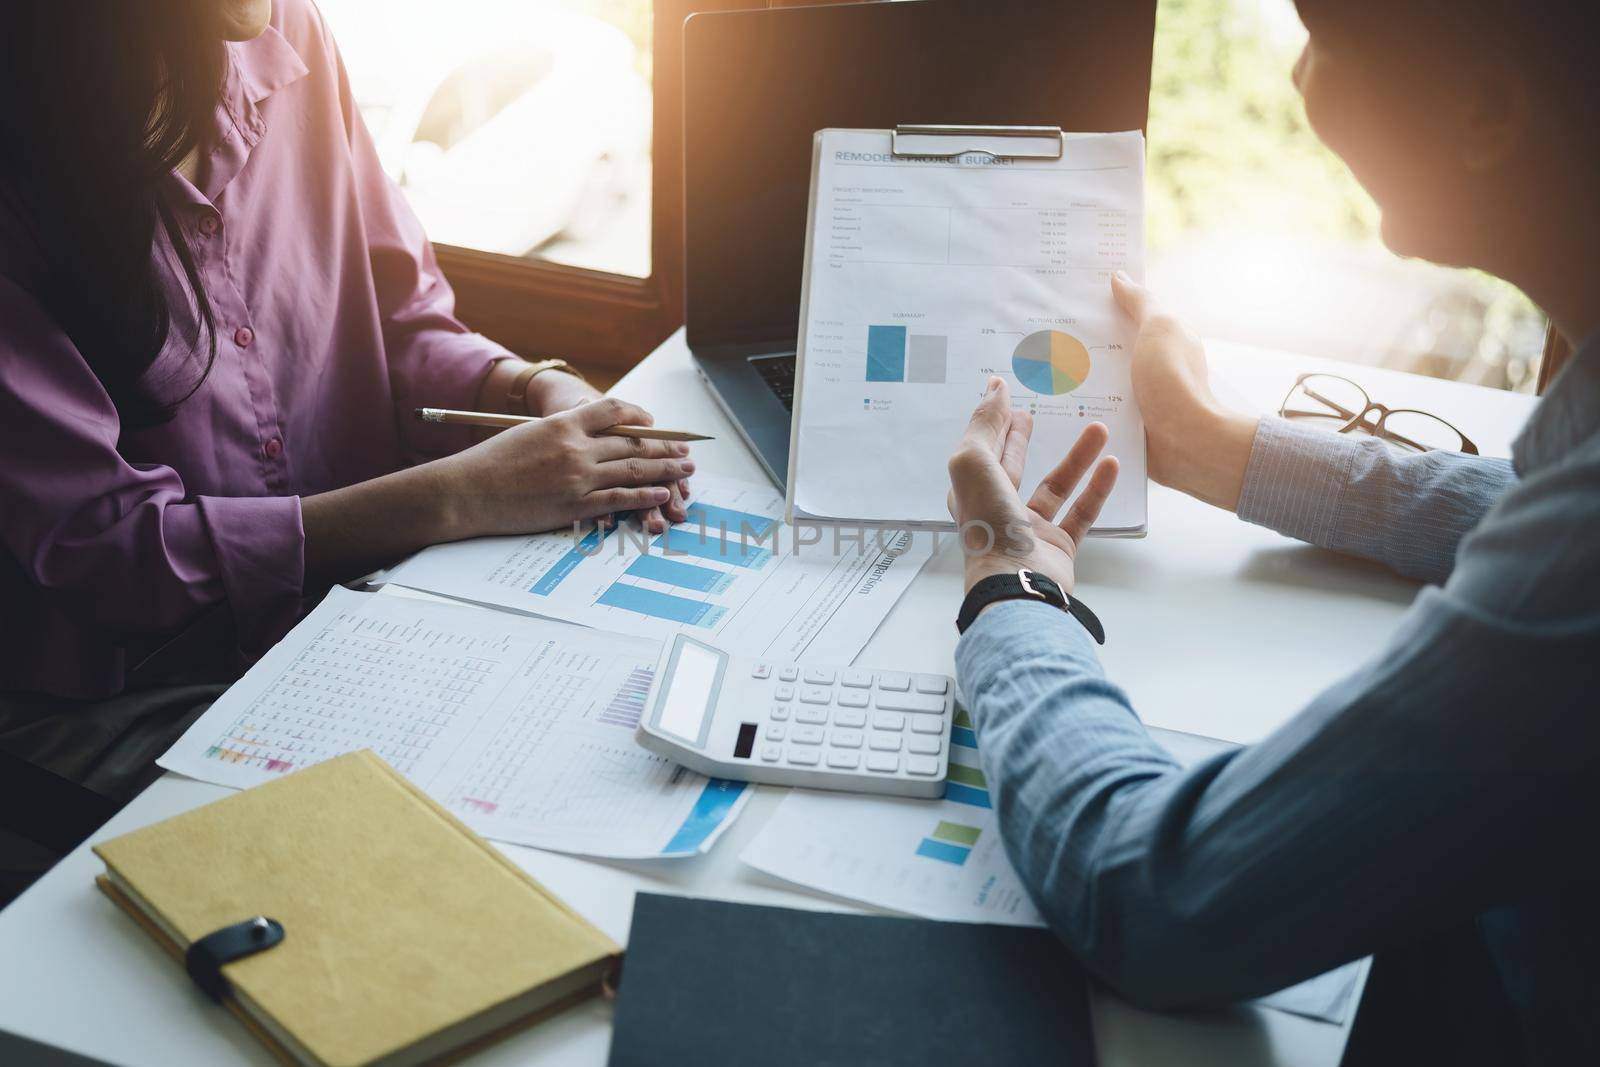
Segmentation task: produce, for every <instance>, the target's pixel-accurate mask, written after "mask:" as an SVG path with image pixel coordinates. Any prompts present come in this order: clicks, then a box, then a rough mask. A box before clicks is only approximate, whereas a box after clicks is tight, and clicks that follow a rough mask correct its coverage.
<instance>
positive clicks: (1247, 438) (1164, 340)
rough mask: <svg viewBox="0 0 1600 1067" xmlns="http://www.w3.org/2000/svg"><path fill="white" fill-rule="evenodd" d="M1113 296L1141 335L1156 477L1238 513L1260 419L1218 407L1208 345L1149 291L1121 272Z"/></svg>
mask: <svg viewBox="0 0 1600 1067" xmlns="http://www.w3.org/2000/svg"><path fill="white" fill-rule="evenodd" d="M1111 292H1112V295H1114V296H1115V297H1116V300H1117V303H1118V304H1119V305H1121V307H1122V310H1123V311H1125V312H1127V313H1128V316H1129V317H1130V318H1132V319H1133V322H1134V325H1135V326H1137V327H1138V328H1139V339H1138V341H1137V342H1136V343H1135V344H1134V348H1133V395H1134V397H1135V398H1136V399H1137V400H1138V402H1139V410H1140V412H1141V413H1142V414H1143V416H1144V427H1145V434H1146V436H1147V437H1148V438H1149V445H1150V448H1149V466H1150V477H1152V478H1154V479H1155V480H1156V481H1158V482H1160V483H1161V484H1162V485H1170V486H1172V487H1173V488H1174V489H1178V490H1181V491H1182V492H1185V493H1188V494H1189V495H1191V496H1195V497H1198V498H1199V499H1201V500H1204V501H1205V502H1206V503H1208V504H1215V505H1216V506H1217V507H1221V508H1227V509H1228V510H1229V511H1232V510H1233V509H1234V508H1236V507H1237V506H1238V503H1239V490H1240V488H1241V487H1242V486H1243V484H1244V472H1245V467H1246V466H1247V465H1248V464H1249V462H1250V448H1251V445H1252V444H1254V442H1255V437H1256V421H1257V420H1256V419H1255V417H1254V416H1250V415H1244V414H1241V413H1239V412H1235V411H1231V410H1229V409H1228V408H1226V407H1224V406H1223V404H1222V403H1221V402H1220V401H1219V400H1217V398H1216V396H1215V395H1214V394H1213V393H1212V392H1211V383H1210V380H1209V378H1208V377H1207V373H1206V350H1205V346H1204V345H1202V344H1201V343H1200V339H1199V338H1197V337H1195V336H1194V335H1193V334H1191V333H1190V332H1189V331H1187V330H1185V329H1184V328H1183V324H1182V323H1180V322H1179V321H1178V320H1177V319H1175V318H1173V317H1172V316H1171V315H1170V314H1168V313H1167V312H1166V311H1165V310H1164V309H1163V308H1162V307H1161V306H1160V304H1159V303H1157V302H1156V299H1155V298H1154V297H1153V296H1151V295H1150V291H1149V290H1148V289H1146V288H1145V287H1144V286H1142V285H1140V284H1139V283H1138V282H1135V281H1134V280H1133V279H1132V278H1129V277H1128V276H1127V275H1126V274H1123V273H1122V272H1120V271H1119V272H1117V274H1116V276H1115V277H1113V278H1112V279H1111Z"/></svg>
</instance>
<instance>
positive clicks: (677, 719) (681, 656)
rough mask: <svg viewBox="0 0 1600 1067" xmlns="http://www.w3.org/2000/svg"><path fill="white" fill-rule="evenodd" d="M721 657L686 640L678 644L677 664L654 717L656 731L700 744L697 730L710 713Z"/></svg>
mask: <svg viewBox="0 0 1600 1067" xmlns="http://www.w3.org/2000/svg"><path fill="white" fill-rule="evenodd" d="M721 663H722V657H721V656H720V655H719V654H718V653H716V652H713V651H712V650H711V649H709V648H703V647H702V646H700V645H696V644H693V643H692V642H689V641H681V642H679V644H678V654H677V663H676V666H675V667H674V669H673V672H672V677H671V678H669V679H668V680H667V693H666V696H665V697H663V698H662V700H661V703H660V705H659V706H660V709H661V710H660V711H659V712H658V713H657V715H656V728H657V729H659V730H661V731H662V732H664V733H669V734H672V735H674V736H676V737H678V738H681V739H682V740H684V741H688V742H689V743H690V744H693V745H698V744H699V743H700V727H701V726H702V725H703V724H704V723H705V720H706V716H707V715H708V714H710V710H711V709H710V704H711V693H712V687H713V686H714V685H715V683H716V680H717V667H718V666H719V665H720V664H721Z"/></svg>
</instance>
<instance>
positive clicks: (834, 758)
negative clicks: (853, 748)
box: [828, 752, 861, 771]
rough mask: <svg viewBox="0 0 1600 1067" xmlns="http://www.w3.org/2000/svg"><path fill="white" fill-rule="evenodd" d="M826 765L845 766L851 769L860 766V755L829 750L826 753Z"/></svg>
mask: <svg viewBox="0 0 1600 1067" xmlns="http://www.w3.org/2000/svg"><path fill="white" fill-rule="evenodd" d="M828 766H830V767H841V768H847V769H849V770H852V771H853V770H855V769H856V768H857V767H859V766H861V757H860V756H859V755H857V754H856V753H854V752H830V753H828Z"/></svg>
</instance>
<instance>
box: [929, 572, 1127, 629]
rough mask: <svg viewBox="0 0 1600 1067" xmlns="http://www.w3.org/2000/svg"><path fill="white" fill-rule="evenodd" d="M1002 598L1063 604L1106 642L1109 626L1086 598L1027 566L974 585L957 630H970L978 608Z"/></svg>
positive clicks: (962, 607)
mask: <svg viewBox="0 0 1600 1067" xmlns="http://www.w3.org/2000/svg"><path fill="white" fill-rule="evenodd" d="M1001 600H1039V601H1042V602H1044V603H1046V604H1049V605H1050V606H1051V607H1054V608H1060V609H1061V610H1062V611H1064V612H1066V613H1067V614H1068V615H1071V616H1072V617H1073V618H1074V619H1077V620H1078V621H1079V622H1080V623H1082V624H1083V628H1084V629H1085V630H1088V631H1089V636H1090V637H1092V638H1094V639H1095V641H1096V643H1098V644H1102V645H1103V644H1105V643H1106V629H1105V627H1104V626H1101V625H1100V620H1099V619H1097V618H1096V617H1095V614H1094V612H1092V611H1090V610H1089V608H1088V607H1087V606H1086V605H1085V604H1084V602H1083V601H1081V600H1079V599H1077V598H1076V597H1070V596H1068V595H1067V594H1066V592H1065V591H1064V590H1063V589H1062V588H1061V586H1059V585H1057V584H1056V581H1055V579H1054V578H1051V577H1050V576H1049V575H1047V574H1040V573H1039V572H1038V571H1030V570H1029V569H1028V568H1026V567H1021V568H1019V569H1018V570H1017V573H1015V574H995V575H991V576H989V577H988V578H985V579H984V580H983V581H981V582H979V583H978V584H977V585H975V586H973V587H972V589H971V590H969V591H968V593H967V598H966V599H965V600H963V601H962V602H961V613H960V614H958V615H957V616H956V630H957V631H958V632H960V633H966V632H967V627H969V626H971V625H972V624H973V622H974V621H975V620H976V619H977V618H978V612H980V611H982V610H983V609H984V608H986V607H988V606H989V605H990V604H994V603H998V602H999V601H1001Z"/></svg>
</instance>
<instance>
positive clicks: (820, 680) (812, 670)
mask: <svg viewBox="0 0 1600 1067" xmlns="http://www.w3.org/2000/svg"><path fill="white" fill-rule="evenodd" d="M806 681H808V682H810V683H811V684H812V685H832V684H833V668H832V667H807V668H806Z"/></svg>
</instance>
